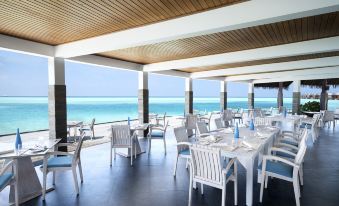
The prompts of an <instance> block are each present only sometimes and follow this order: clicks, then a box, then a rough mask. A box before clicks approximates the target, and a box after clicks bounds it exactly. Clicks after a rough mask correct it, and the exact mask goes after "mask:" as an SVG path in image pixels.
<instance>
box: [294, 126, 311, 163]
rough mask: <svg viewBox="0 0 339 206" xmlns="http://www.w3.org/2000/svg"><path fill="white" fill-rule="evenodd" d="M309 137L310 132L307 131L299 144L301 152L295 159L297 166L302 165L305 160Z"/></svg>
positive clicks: (299, 151)
mask: <svg viewBox="0 0 339 206" xmlns="http://www.w3.org/2000/svg"><path fill="white" fill-rule="evenodd" d="M307 135H308V132H307V130H305V133H304V136H303V137H302V138H301V141H300V144H299V150H298V152H297V155H296V156H295V159H294V163H295V164H297V165H300V164H301V163H302V161H303V159H304V156H305V153H306V149H307V145H306V140H307Z"/></svg>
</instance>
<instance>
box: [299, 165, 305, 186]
mask: <svg viewBox="0 0 339 206" xmlns="http://www.w3.org/2000/svg"><path fill="white" fill-rule="evenodd" d="M299 179H300V185H302V186H303V185H304V174H303V168H302V166H301V167H300V168H299Z"/></svg>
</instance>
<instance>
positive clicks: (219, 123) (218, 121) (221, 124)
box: [214, 118, 225, 129]
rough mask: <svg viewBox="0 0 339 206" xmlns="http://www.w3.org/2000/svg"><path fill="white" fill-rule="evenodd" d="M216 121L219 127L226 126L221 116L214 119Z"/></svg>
mask: <svg viewBox="0 0 339 206" xmlns="http://www.w3.org/2000/svg"><path fill="white" fill-rule="evenodd" d="M214 123H215V126H216V127H217V129H222V128H225V127H224V124H223V122H222V119H221V118H216V119H214Z"/></svg>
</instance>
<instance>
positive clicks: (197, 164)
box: [190, 144, 223, 185]
mask: <svg viewBox="0 0 339 206" xmlns="http://www.w3.org/2000/svg"><path fill="white" fill-rule="evenodd" d="M190 151H191V157H192V160H191V175H192V177H193V178H196V179H199V180H202V181H205V182H209V183H212V184H217V185H222V184H223V175H222V169H223V167H222V164H221V154H220V148H213V147H208V146H202V145H198V144H193V145H192V146H191V147H190Z"/></svg>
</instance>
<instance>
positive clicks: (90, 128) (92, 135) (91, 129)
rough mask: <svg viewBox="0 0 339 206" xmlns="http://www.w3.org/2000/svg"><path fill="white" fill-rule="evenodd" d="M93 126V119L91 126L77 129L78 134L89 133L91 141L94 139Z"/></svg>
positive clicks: (82, 126) (87, 125)
mask: <svg viewBox="0 0 339 206" xmlns="http://www.w3.org/2000/svg"><path fill="white" fill-rule="evenodd" d="M94 124H95V118H93V119H92V122H91V124H85V125H81V127H80V129H79V131H80V133H81V132H87V131H89V132H90V133H91V140H93V138H94Z"/></svg>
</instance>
